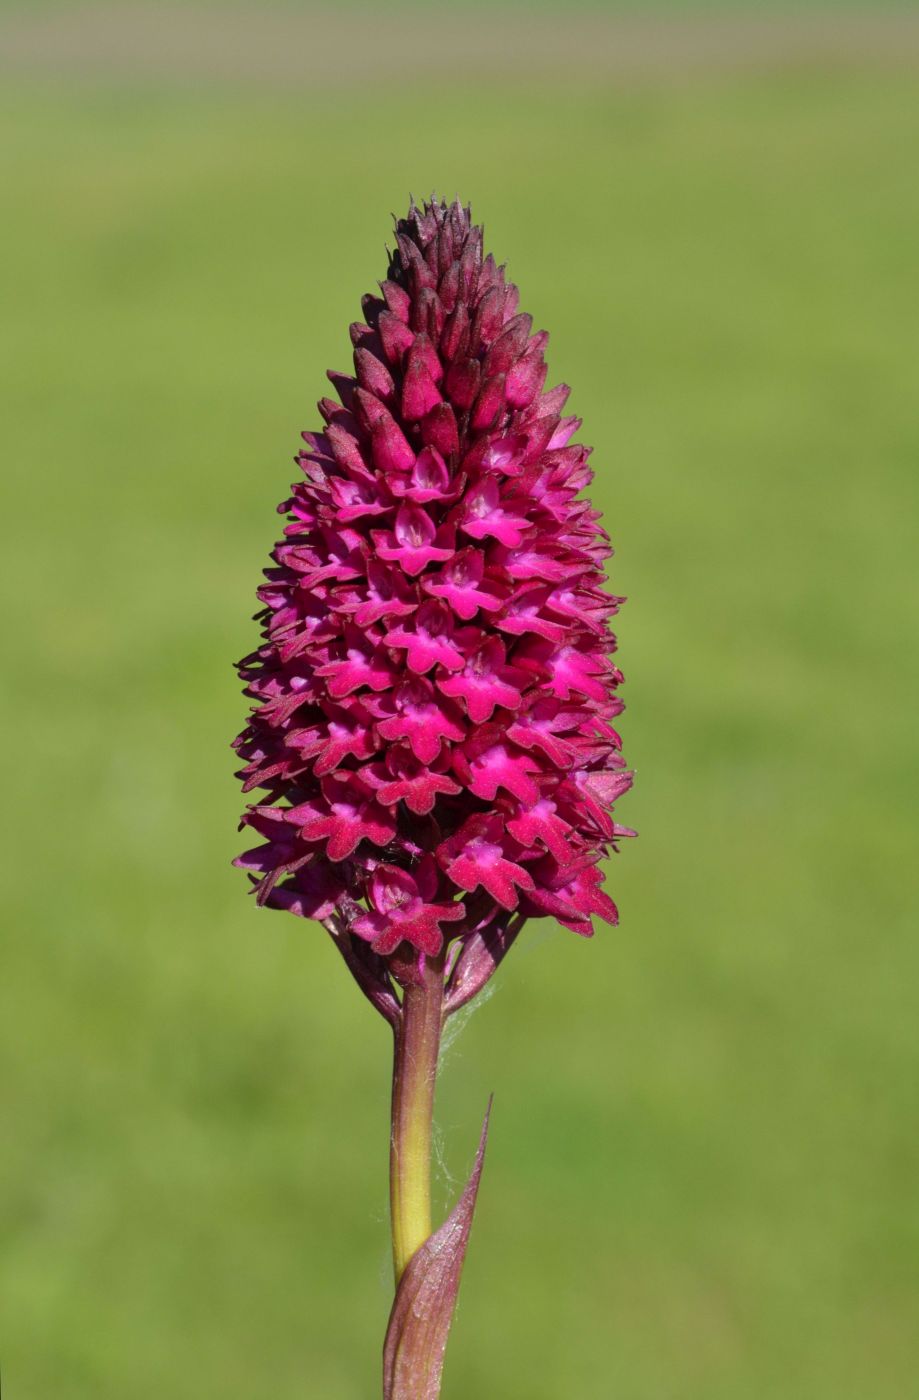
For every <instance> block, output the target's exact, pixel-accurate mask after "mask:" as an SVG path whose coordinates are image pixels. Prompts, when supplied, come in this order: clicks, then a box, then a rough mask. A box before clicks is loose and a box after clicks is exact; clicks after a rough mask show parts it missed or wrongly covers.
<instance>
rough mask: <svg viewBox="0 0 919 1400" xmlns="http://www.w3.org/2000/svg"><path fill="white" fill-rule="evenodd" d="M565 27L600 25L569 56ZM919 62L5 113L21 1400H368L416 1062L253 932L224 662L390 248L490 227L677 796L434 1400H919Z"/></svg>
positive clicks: (10, 813)
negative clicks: (430, 203) (405, 218)
mask: <svg viewBox="0 0 919 1400" xmlns="http://www.w3.org/2000/svg"><path fill="white" fill-rule="evenodd" d="M559 22H560V23H563V22H564V21H563V20H562V19H560V21H559ZM915 98H916V69H915V67H912V66H910V65H909V64H904V65H901V66H897V65H888V66H886V67H885V66H879V65H877V64H875V63H872V62H868V61H866V62H865V63H863V64H859V63H852V62H848V63H843V64H838V63H833V64H826V65H822V64H820V63H819V62H811V63H808V64H806V65H800V64H795V63H789V64H787V65H783V64H776V65H774V66H773V67H771V68H769V69H767V70H766V71H757V72H749V73H745V72H744V71H742V67H741V69H740V70H739V71H738V72H736V73H733V74H731V73H724V72H721V73H719V74H718V75H717V76H716V77H712V78H711V79H710V80H708V79H706V77H705V75H704V74H700V73H699V72H695V73H694V74H693V76H692V79H691V81H685V82H682V81H669V80H667V79H666V78H665V77H659V78H657V79H653V78H648V79H647V80H643V81H637V80H636V81H634V82H631V83H628V84H617V83H615V82H614V81H613V80H612V79H611V80H610V81H609V82H605V81H603V80H602V78H601V77H600V76H598V75H596V74H592V76H591V78H590V81H589V82H577V81H575V80H574V79H573V78H571V77H565V78H563V79H560V80H559V81H558V82H556V83H555V84H553V85H549V86H547V84H546V83H545V82H543V81H540V82H536V81H535V80H531V79H528V78H527V75H526V74H523V73H516V72H513V73H510V74H509V75H508V76H507V78H506V79H505V80H503V81H501V82H498V81H496V80H495V78H494V76H492V77H489V78H482V79H479V78H478V77H477V76H476V74H475V73H472V72H470V73H465V74H463V75H461V76H459V77H450V78H448V79H447V80H444V79H442V78H440V77H439V76H438V73H437V71H436V70H434V69H432V68H425V69H423V70H422V71H419V73H418V76H417V79H416V80H415V81H414V82H412V83H411V84H401V85H398V86H396V85H393V86H389V85H387V83H386V80H385V75H381V76H380V79H379V81H377V82H374V83H370V84H368V83H366V82H362V83H361V84H360V85H358V86H357V87H354V88H349V86H348V85H347V83H342V84H338V85H332V86H330V87H328V88H326V89H325V90H322V91H315V92H314V91H312V90H311V89H310V86H309V84H308V83H305V84H304V88H303V91H302V92H300V93H298V92H295V91H291V90H290V89H289V88H288V89H286V90H284V91H280V92H273V91H272V90H271V88H270V86H267V87H266V88H265V90H263V91H259V90H255V89H247V90H245V91H243V90H241V89H235V88H231V87H228V86H225V85H224V86H221V85H219V84H212V85H209V86H208V87H207V88H206V89H204V90H202V91H200V92H197V93H196V92H195V91H194V90H191V89H190V88H189V87H188V86H187V85H186V86H184V87H183V86H178V87H177V86H170V85H169V84H158V83H156V82H148V83H146V84H142V85H139V86H133V87H132V86H130V85H127V84H124V83H121V84H119V83H118V82H116V81H112V82H105V81H102V80H101V79H100V80H99V81H98V82H94V83H81V84H73V85H68V84H66V83H65V84H61V83H57V82H55V83H51V82H48V81H45V80H42V79H40V78H35V79H34V80H33V79H29V78H28V77H27V76H22V75H20V76H19V77H18V78H16V79H15V80H11V81H8V82H7V83H6V84H5V86H4V91H3V93H2V95H0V123H2V132H0V179H2V188H3V191H4V196H5V199H4V203H5V214H4V221H3V222H4V248H5V253H4V258H3V262H2V267H0V282H2V287H3V291H2V303H3V307H4V314H3V330H2V333H0V353H2V357H3V367H2V387H0V396H2V400H3V422H4V438H5V457H6V464H5V469H4V471H3V474H2V478H0V493H2V505H3V511H2V519H3V528H4V544H3V550H2V554H0V568H2V572H3V577H4V584H5V588H4V598H5V604H6V606H7V608H8V611H9V616H8V619H7V621H6V624H5V627H4V639H5V653H6V655H5V665H4V667H3V679H2V682H0V684H2V692H3V707H4V709H3V713H4V721H5V723H4V729H5V733H6V736H7V740H6V746H7V764H6V767H7V772H8V773H9V775H10V778H11V782H10V783H9V784H8V786H7V797H6V802H5V807H6V812H7V819H8V832H7V836H6V840H5V853H6V867H7V868H6V876H5V880H4V883H3V887H2V894H0V901H2V910H3V926H4V936H3V948H4V965H3V977H2V981H0V1050H2V1061H3V1067H4V1068H3V1085H4V1088H3V1099H2V1102H3V1126H2V1144H3V1146H2V1166H0V1210H2V1239H0V1367H2V1374H3V1380H4V1382H5V1388H8V1390H9V1394H10V1396H11V1397H14V1398H15V1400H46V1398H47V1400H52V1397H53V1400H124V1398H125V1397H131V1400H153V1397H160V1396H169V1397H170V1400H185V1398H186V1397H188V1400H191V1397H199V1396H220V1397H221V1400H251V1397H263V1396H264V1397H267V1396H271V1397H272V1400H294V1397H298V1398H299V1397H304V1396H309V1397H317V1400H363V1397H368V1396H372V1395H374V1394H376V1393H377V1384H378V1382H377V1373H378V1353H379V1348H380V1345H381V1340H382V1334H383V1330H384V1327H385V1321H386V1315H387V1311H388V1307H389V1300H390V1279H389V1259H388V1238H387V1221H386V1210H387V1196H386V1167H387V1133H388V1122H387V1115H388V1101H387V1095H388V1081H389V1054H390V1046H389V1039H388V1032H387V1030H386V1028H385V1026H384V1025H383V1023H382V1022H381V1021H379V1020H378V1019H377V1018H375V1017H374V1015H373V1013H372V1011H371V1010H370V1009H369V1008H368V1007H367V1006H366V1005H365V1004H364V1002H363V1001H362V999H361V997H360V996H359V995H358V993H357V992H356V991H355V989H354V988H353V987H352V985H351V984H350V982H349V979H348V978H347V976H346V974H345V973H344V971H343V969H342V967H341V966H340V963H339V961H338V959H337V954H336V953H335V951H334V949H333V948H332V946H331V944H330V943H329V940H328V939H327V938H326V936H325V935H324V934H323V933H322V932H321V930H319V929H317V928H316V927H314V926H311V925H306V924H302V923H300V922H298V921H296V920H294V919H291V918H286V917H282V916H281V915H279V914H270V913H267V912H260V911H257V910H256V909H255V908H254V906H253V904H252V902H251V901H250V900H248V899H247V897H246V894H245V881H244V879H243V877H242V876H241V875H240V874H239V873H238V872H234V871H233V870H232V869H231V868H230V865H229V862H230V860H231V858H232V856H233V855H234V854H235V852H236V850H237V849H238V838H237V836H236V833H235V825H236V820H237V817H238V813H239V810H240V807H241V800H240V797H239V793H238V788H237V784H236V782H235V780H234V779H233V776H232V769H233V761H232V755H231V753H230V751H229V747H228V746H229V742H230V740H231V739H232V737H233V736H234V734H235V733H236V732H237V730H238V729H239V727H240V725H241V723H242V720H243V717H244V713H245V702H244V701H243V700H242V699H241V697H240V694H239V691H238V686H237V682H236V679H235V676H234V674H233V671H232V662H233V661H234V660H235V659H236V658H237V657H238V656H240V655H242V654H243V653H244V652H245V651H247V650H248V649H249V648H250V646H251V644H252V641H253V638H254V635H255V629H254V627H253V625H252V623H251V622H250V621H249V618H250V616H251V614H252V612H253V610H254V589H255V587H256V585H257V583H258V580H259V573H260V570H261V568H262V567H263V565H264V564H265V562H266V560H267V553H268V550H269V548H270V546H271V543H272V541H273V540H274V538H275V534H276V531H277V529H278V520H277V518H276V516H275V514H274V506H275V503H276V502H277V501H278V500H280V499H282V497H283V496H284V494H285V492H286V488H287V485H288V483H289V481H290V480H292V478H293V472H294V468H293V465H292V462H291V457H292V454H293V453H294V452H295V451H296V448H297V444H298V433H299V430H300V429H301V428H308V427H310V426H314V425H315V423H316V421H317V418H316V413H315V409H314V402H315V400H316V399H317V398H318V397H319V396H320V395H321V394H322V393H323V392H324V387H323V386H324V383H325V381H324V371H325V369H326V368H327V367H328V366H332V367H334V368H347V366H348V364H349V350H350V345H349V340H348V334H347V326H348V323H349V322H350V321H351V320H353V319H355V318H356V317H357V316H358V315H359V298H360V295H361V294H362V293H363V292H364V291H366V290H369V289H370V288H372V286H373V285H374V283H375V281H376V279H378V278H379V277H381V276H383V275H384V270H385V256H384V251H383V249H384V244H385V243H386V242H387V240H388V239H389V235H390V227H391V225H390V218H389V216H390V211H396V212H398V211H401V210H403V209H404V207H405V205H406V201H407V197H408V193H409V191H410V190H411V191H414V192H415V193H416V195H421V194H424V193H426V192H428V191H429V190H431V189H432V188H436V189H437V190H439V191H442V192H444V193H446V194H450V195H452V194H453V193H454V191H458V192H459V193H460V194H461V195H462V197H463V198H464V199H469V200H471V201H472V203H473V207H474V211H475V213H476V215H477V216H478V217H479V218H481V219H482V220H484V222H485V226H486V236H487V242H488V245H489V246H490V247H491V248H492V249H493V250H494V251H495V252H496V254H497V255H498V256H499V258H500V259H502V260H503V259H506V260H507V261H508V263H509V269H510V274H511V276H512V277H513V279H514V280H515V281H516V282H517V283H518V284H519V286H520V288H521V301H522V305H523V306H524V307H525V308H526V309H528V310H530V311H532V312H533V314H534V317H535V320H536V322H537V323H538V324H539V325H540V326H546V327H547V328H548V329H549V330H550V331H551V334H552V341H551V345H550V368H551V372H552V374H553V376H554V377H555V378H556V379H565V380H567V381H568V382H569V383H571V384H572V385H573V394H572V400H571V402H572V406H573V408H574V410H575V411H576V412H578V413H580V414H581V415H583V417H584V429H583V434H582V436H583V438H584V439H585V440H586V441H589V442H591V443H593V444H595V452H594V457H593V465H594V467H595V471H596V481H595V485H594V495H595V499H596V501H597V503H598V504H599V505H600V506H602V508H603V509H604V511H605V516H606V524H607V526H608V528H609V530H610V532H611V534H612V536H613V539H614V542H615V544H616V546H617V554H616V557H615V559H614V561H613V566H612V579H613V582H614V585H615V588H616V591H618V592H622V593H625V594H627V595H628V598H629V602H628V605H627V606H626V608H625V609H624V610H623V613H622V616H621V627H620V628H619V635H620V639H621V653H620V654H621V663H622V666H623V668H624V670H625V672H626V676H627V686H626V688H625V697H626V700H627V703H628V709H627V712H626V714H625V716H624V721H623V729H624V734H625V739H626V751H627V754H628V755H629V757H630V759H631V760H632V761H633V762H634V764H635V766H636V768H637V784H636V787H635V790H634V792H633V793H632V794H631V795H630V796H629V797H628V799H627V800H626V801H624V802H623V803H622V806H621V817H622V819H623V820H625V821H627V822H629V823H630V824H631V825H634V826H636V827H637V828H639V830H640V833H641V835H640V839H639V840H638V841H636V842H632V843H629V844H628V845H627V846H626V848H625V849H624V850H623V852H622V854H621V855H620V856H619V857H618V858H617V860H616V861H615V862H614V869H613V871H612V872H611V883H612V888H613V892H614V894H615V896H616V898H617V900H618V902H619V904H620V908H621V913H622V924H621V927H620V928H619V929H618V930H615V931H613V930H608V929H605V928H604V929H603V930H602V931H601V932H599V934H598V936H597V937H596V939H595V940H594V941H593V942H592V943H587V942H583V941H581V940H579V939H578V938H577V937H576V936H575V935H573V934H571V933H568V932H567V931H565V930H558V929H554V928H552V927H551V926H550V925H548V924H546V925H540V926H534V927H533V928H531V929H530V930H529V931H528V932H527V934H526V936H525V937H524V938H523V939H522V940H521V942H520V945H519V947H518V948H517V949H516V950H515V951H514V954H513V956H512V958H511V959H510V960H509V961H508V964H507V965H506V967H505V968H504V969H503V970H502V973H501V974H500V976H499V977H498V979H497V986H496V990H495V992H494V994H493V995H492V996H491V997H490V998H489V999H488V1000H487V1002H486V1003H485V1004H484V1005H482V1006H481V1008H480V1009H479V1010H478V1011H476V1012H475V1014H474V1015H473V1016H472V1017H471V1018H470V1020H469V1022H468V1024H465V1025H464V1026H463V1027H462V1028H461V1030H460V1032H459V1034H458V1035H456V1036H455V1038H453V1039H452V1041H451V1043H450V1044H449V1046H448V1048H447V1050H446V1053H445V1057H444V1064H443V1071H442V1080H441V1089H440V1094H439V1103H438V1123H439V1132H440V1154H439V1155H440V1158H441V1161H440V1165H439V1169H438V1182H437V1195H438V1203H439V1206H440V1207H443V1208H446V1207H447V1206H448V1204H449V1203H450V1202H451V1201H452V1199H453V1197H454V1196H455V1194H456V1191H457V1190H458V1187H459V1183H460V1182H461V1180H462V1179H463V1177H464V1175H465V1173H466V1171H467V1170H468V1167H469V1165H470V1162H471V1157H472V1153H473V1148H474V1143H475V1140H476V1137H477V1133H478V1127H479V1123H480V1119H481V1114H482V1111H483V1109H484V1106H485V1102H486V1099H487V1096H488V1094H489V1092H491V1091H494V1093H495V1109H494V1116H493V1130H492V1138H491V1143H490V1147H489V1158H488V1162H487V1166H486V1171H485V1176H484V1180H483V1187H482V1193H481V1198H480V1208H479V1215H478V1219H477V1223H476V1228H475V1231H474V1233H473V1238H472V1244H471V1248H470V1254H469V1259H468V1263H467V1270H466V1277H465V1280H464V1286H463V1292H462V1296H461V1302H460V1309H459V1313H458V1316H457V1321H456V1325H455V1328H454V1332H453V1336H452V1338H451V1342H450V1347H449V1350H448V1361H447V1370H446V1381H445V1387H444V1397H445V1400H575V1397H577V1400H779V1397H781V1400H866V1397H870V1400H905V1397H906V1396H907V1395H908V1394H911V1393H915V1392H914V1391H913V1387H914V1386H915V1385H916V1376H917V1374H919V1329H917V1328H916V1325H915V1323H916V1315H917V1305H919V1202H917V1180H919V1145H917V1124H916V1085H917V1073H919V1035H917V1029H916V1027H917V1016H916V986H917V976H919V950H917V942H916V909H917V899H916V895H917V889H916V880H915V874H914V870H915V866H916V856H915V849H916V844H917V838H919V820H917V812H916V781H917V776H919V773H917V768H919V739H917V724H916V700H915V696H916V682H917V679H919V677H917V665H916V654H917V651H916V637H917V624H919V590H917V584H916V543H915V540H916V519H917V510H919V475H917V449H919V421H917V412H916V391H915V376H916V351H917V331H916V324H917V323H916V314H915V313H916V305H917V295H919V273H917V264H916V235H917V220H919V183H917V182H916V180H915V170H914V164H915V162H914V160H913V159H912V158H911V156H910V152H912V151H915V150H916V148H917V143H919V107H917V103H916V100H915Z"/></svg>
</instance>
